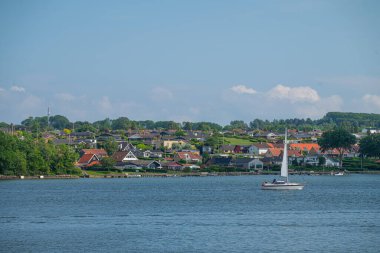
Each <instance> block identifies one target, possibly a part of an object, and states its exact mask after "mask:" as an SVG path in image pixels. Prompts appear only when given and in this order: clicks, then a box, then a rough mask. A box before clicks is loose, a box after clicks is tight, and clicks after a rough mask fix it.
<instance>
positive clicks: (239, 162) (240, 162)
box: [232, 158, 264, 171]
mask: <svg viewBox="0 0 380 253" xmlns="http://www.w3.org/2000/svg"><path fill="white" fill-rule="evenodd" d="M232 165H233V166H235V167H236V168H240V169H245V170H247V171H248V170H255V171H257V170H262V169H263V166H264V163H263V162H262V161H260V160H259V159H254V158H237V159H236V160H234V161H233V162H232Z"/></svg>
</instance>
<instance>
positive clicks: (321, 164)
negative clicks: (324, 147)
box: [318, 156, 326, 166]
mask: <svg viewBox="0 0 380 253" xmlns="http://www.w3.org/2000/svg"><path fill="white" fill-rule="evenodd" d="M325 164H326V158H325V157H324V156H320V157H318V165H319V166H324V165H325Z"/></svg>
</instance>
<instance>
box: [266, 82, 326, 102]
mask: <svg viewBox="0 0 380 253" xmlns="http://www.w3.org/2000/svg"><path fill="white" fill-rule="evenodd" d="M268 97H269V98H272V99H285V100H289V101H291V102H292V103H297V102H309V103H315V102H318V101H319V100H320V97H319V95H318V92H317V91H316V90H314V89H313V88H311V87H308V86H299V87H288V86H284V85H282V84H279V85H277V86H276V87H274V88H273V89H271V90H270V91H269V92H268Z"/></svg>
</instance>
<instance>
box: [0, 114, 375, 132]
mask: <svg viewBox="0 0 380 253" xmlns="http://www.w3.org/2000/svg"><path fill="white" fill-rule="evenodd" d="M48 121H49V122H48ZM21 125H22V126H24V127H26V128H28V130H30V131H32V132H38V131H40V132H42V131H45V130H49V129H50V130H52V129H58V130H63V129H65V128H66V129H72V130H73V129H74V130H75V131H76V132H84V131H91V132H94V133H97V132H103V131H108V130H129V129H131V130H138V129H150V130H153V129H160V130H198V131H213V132H218V131H221V130H230V131H235V130H252V131H255V130H263V131H281V132H282V131H284V129H285V128H295V129H298V130H302V131H311V130H313V129H321V130H323V131H327V130H332V129H334V128H337V127H338V128H343V129H345V130H347V131H349V132H351V133H355V132H359V131H360V130H361V128H364V127H373V128H380V114H368V113H343V112H329V113H327V114H326V115H325V116H324V117H323V118H321V119H318V120H312V119H310V118H307V119H298V118H294V119H280V120H278V119H274V120H272V121H269V120H262V119H254V120H252V121H250V122H249V123H246V122H244V121H242V120H233V121H231V122H230V124H228V125H225V126H222V125H219V124H217V123H212V122H182V123H178V122H174V121H156V122H155V121H152V120H144V121H135V120H130V119H129V118H127V117H119V118H117V119H109V118H106V119H104V120H99V121H95V122H93V123H91V122H88V121H76V122H71V121H69V119H67V118H66V117H65V116H62V115H55V116H51V117H50V118H49V120H48V117H47V116H43V117H29V118H27V119H25V120H23V121H22V122H21ZM0 127H10V125H9V124H7V123H4V122H3V123H0Z"/></svg>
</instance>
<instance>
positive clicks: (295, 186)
mask: <svg viewBox="0 0 380 253" xmlns="http://www.w3.org/2000/svg"><path fill="white" fill-rule="evenodd" d="M303 187H304V185H303V184H299V183H284V184H273V183H263V184H262V185H261V189H262V190H302V189H303Z"/></svg>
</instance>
